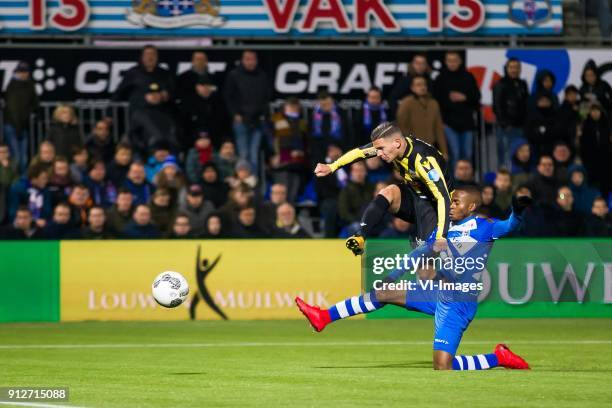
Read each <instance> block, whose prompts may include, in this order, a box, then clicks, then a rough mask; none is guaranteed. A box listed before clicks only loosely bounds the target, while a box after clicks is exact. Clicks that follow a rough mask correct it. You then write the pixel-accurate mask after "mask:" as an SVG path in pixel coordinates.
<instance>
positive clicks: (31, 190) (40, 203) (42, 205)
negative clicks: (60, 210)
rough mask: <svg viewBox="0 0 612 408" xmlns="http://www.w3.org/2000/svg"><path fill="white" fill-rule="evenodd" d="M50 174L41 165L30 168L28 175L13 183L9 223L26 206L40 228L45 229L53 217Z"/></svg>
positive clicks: (10, 195) (10, 194)
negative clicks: (20, 208) (49, 184)
mask: <svg viewBox="0 0 612 408" xmlns="http://www.w3.org/2000/svg"><path fill="white" fill-rule="evenodd" d="M48 183H49V173H48V172H47V168H46V166H45V165H43V164H41V163H39V164H35V165H32V166H30V167H29V168H28V170H27V172H26V175H25V176H24V177H22V178H20V179H18V180H17V181H15V182H14V183H13V185H12V186H11V190H10V192H9V205H8V213H9V221H13V220H14V219H15V215H16V214H17V209H18V208H19V207H20V206H22V205H25V206H26V207H28V209H29V210H30V213H31V214H32V218H33V219H34V221H35V222H36V224H37V225H38V226H39V227H44V226H45V223H46V220H47V219H48V218H50V217H51V214H52V211H53V210H52V203H51V195H50V194H49V189H48V187H47V185H48Z"/></svg>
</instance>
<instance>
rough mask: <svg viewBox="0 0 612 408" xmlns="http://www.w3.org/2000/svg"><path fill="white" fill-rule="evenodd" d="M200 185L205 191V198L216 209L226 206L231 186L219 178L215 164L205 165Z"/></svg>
mask: <svg viewBox="0 0 612 408" xmlns="http://www.w3.org/2000/svg"><path fill="white" fill-rule="evenodd" d="M200 184H201V186H202V190H203V191H204V196H205V197H206V198H207V199H208V200H210V201H211V202H212V203H213V204H214V206H215V208H219V207H221V206H222V205H223V204H225V202H226V201H227V193H228V191H229V186H228V185H227V183H225V182H224V181H222V180H221V179H220V178H219V172H218V171H217V166H215V164H214V163H206V164H205V165H204V167H203V168H202V178H201V179H200Z"/></svg>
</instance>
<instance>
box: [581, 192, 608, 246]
mask: <svg viewBox="0 0 612 408" xmlns="http://www.w3.org/2000/svg"><path fill="white" fill-rule="evenodd" d="M585 230H586V231H585V232H586V235H588V236H590V237H612V214H610V209H609V208H608V205H607V204H606V200H604V199H603V197H597V198H596V199H595V201H593V206H592V207H591V213H590V214H588V215H587V216H586V221H585Z"/></svg>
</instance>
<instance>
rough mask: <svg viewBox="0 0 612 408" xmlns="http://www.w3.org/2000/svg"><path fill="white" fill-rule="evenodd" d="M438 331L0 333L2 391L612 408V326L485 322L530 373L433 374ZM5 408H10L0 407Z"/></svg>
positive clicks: (131, 327)
mask: <svg viewBox="0 0 612 408" xmlns="http://www.w3.org/2000/svg"><path fill="white" fill-rule="evenodd" d="M432 331H433V330H432V321H431V320H430V319H414V320H413V319H402V320H399V319H391V320H374V321H372V320H370V321H367V320H352V321H351V320H349V321H342V322H338V323H335V324H333V325H331V326H329V327H328V328H327V329H326V330H325V332H323V333H320V334H315V333H313V332H312V330H311V329H310V327H309V326H308V325H307V323H306V322H305V320H295V321H248V322H239V321H230V322H205V321H201V322H169V323H165V322H144V323H135V322H85V323H62V324H42V323H41V324H34V323H32V324H3V325H0V356H1V357H0V362H1V363H0V364H1V367H0V386H62V385H67V386H69V387H70V393H71V397H70V401H69V402H67V403H61V404H64V405H71V406H79V407H104V408H106V407H109V408H110V407H176V406H184V407H235V406H261V407H270V406H283V407H287V406H297V407H302V406H307V407H355V406H380V407H395V406H397V407H444V406H447V407H528V406H533V407H547V406H550V407H564V406H567V407H587V406H602V407H603V406H611V405H610V404H612V320H604V319H523V320H512V319H480V320H478V319H476V320H475V321H474V322H473V323H472V325H471V327H470V328H469V330H468V331H467V333H466V334H465V336H464V338H463V343H462V345H461V347H460V349H459V352H460V353H463V354H478V353H486V352H490V351H491V350H492V349H493V347H494V345H495V343H496V342H499V341H506V342H508V344H509V345H510V346H511V348H512V349H513V350H514V351H516V352H517V353H519V354H521V355H522V356H524V357H525V358H526V359H527V361H528V362H529V363H530V364H531V365H532V367H533V369H532V370H531V371H528V372H526V371H510V370H504V369H500V368H498V369H495V370H490V371H474V372H450V371H449V372H435V371H433V370H432V369H431V354H432V352H431V338H432ZM0 406H5V405H0Z"/></svg>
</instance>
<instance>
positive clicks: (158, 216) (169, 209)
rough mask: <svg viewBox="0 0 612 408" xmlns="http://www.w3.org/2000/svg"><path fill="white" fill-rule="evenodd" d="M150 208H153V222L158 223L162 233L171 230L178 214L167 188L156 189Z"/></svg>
mask: <svg viewBox="0 0 612 408" xmlns="http://www.w3.org/2000/svg"><path fill="white" fill-rule="evenodd" d="M149 208H150V209H151V220H152V222H153V224H155V225H157V228H159V230H160V231H161V232H162V234H165V233H168V232H170V229H171V227H172V221H173V220H174V217H175V215H176V207H173V206H172V197H171V196H170V192H169V191H168V190H166V189H165V188H158V189H157V190H155V193H153V197H152V198H151V203H150V204H149Z"/></svg>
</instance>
